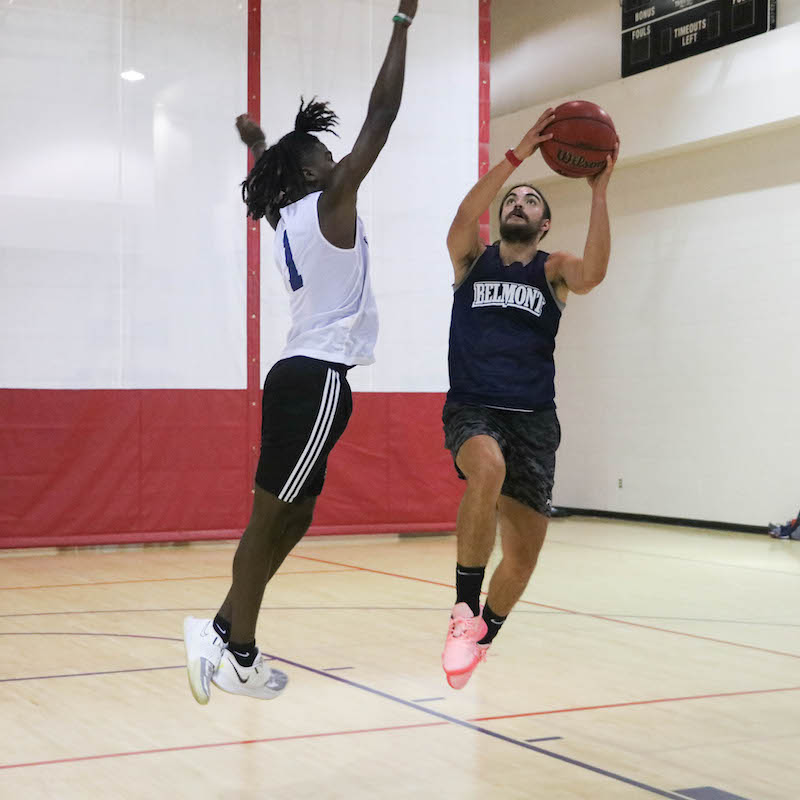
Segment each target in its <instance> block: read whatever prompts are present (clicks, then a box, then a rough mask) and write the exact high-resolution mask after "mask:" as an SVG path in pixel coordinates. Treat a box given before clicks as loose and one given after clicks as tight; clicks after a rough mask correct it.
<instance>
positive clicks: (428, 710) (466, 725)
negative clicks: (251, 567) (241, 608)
mask: <svg viewBox="0 0 800 800" xmlns="http://www.w3.org/2000/svg"><path fill="white" fill-rule="evenodd" d="M272 657H273V658H274V659H275V660H276V661H282V662H283V663H284V664H289V665H290V666H293V667H297V669H303V670H305V671H306V672H311V673H313V674H315V675H322V676H323V677H326V678H330V680H332V681H338V682H339V683H343V684H344V685H345V686H351V687H352V688H354V689H361V691H363V692H369V693H370V694H373V695H376V696H377V697H382V698H384V699H385V700H391V701H392V702H393V703H399V704H400V705H404V706H407V707H408V708H414V709H416V710H417V711H421V712H422V713H423V714H428V715H429V716H432V717H437V718H438V719H443V720H445V721H446V722H450V723H452V724H453V725H458V726H459V727H461V728H466V729H467V730H471V731H475V732H476V733H482V734H484V735H486V736H491V737H492V738H493V739H498V740H499V741H501V742H507V743H508V744H514V745H516V746H517V747H524V748H525V749H526V750H532V751H533V752H534V753H539V754H540V755H543V756H549V757H550V758H555V759H556V760H558V761H563V762H564V763H566V764H571V765H572V766H573V767H580V768H581V769H585V770H588V771H589V772H594V773H596V774H598V775H603V776H604V777H606V778H611V779H612V780H615V781H620V782H621V783H626V784H628V785H629V786H635V787H636V788H637V789H644V790H645V791H647V792H650V793H651V794H656V795H658V796H659V797H669V798H671V799H672V800H686V798H685V797H682V796H681V795H679V794H675V793H674V792H667V791H664V790H663V789H658V788H656V787H655V786H650V785H649V784H646V783H642V782H641V781H637V780H634V779H633V778H626V777H625V776H624V775H619V774H617V773H616V772H609V771H608V770H605V769H602V768H601V767H595V766H593V765H591V764H587V763H586V762H584V761H578V760H577V759H575V758H570V757H569V756H562V755H561V754H560V753H553V752H551V751H550V750H544V749H543V748H541V747H536V746H534V745H532V744H528V743H527V742H523V741H521V740H520V739H513V738H511V737H510V736H504V735H503V734H502V733H497V732H496V731H491V730H489V729H488V728H482V727H481V726H480V725H474V724H473V723H471V722H466V721H465V720H463V719H458V718H457V717H451V716H450V715H449V714H443V713H442V712H441V711H434V710H433V709H432V708H426V707H425V706H420V705H416V704H415V703H413V702H412V701H410V700H403V699H402V698H400V697H395V695H392V694H388V693H387V692H382V691H380V689H373V688H372V687H371V686H365V685H364V684H363V683H357V682H356V681H351V680H348V679H347V678H342V677H340V676H339V675H331V674H330V673H329V672H324V671H323V670H320V669H315V668H314V667H309V666H306V665H305V664H300V663H299V662H297V661H292V660H290V659H288V658H282V657H281V656H277V655H274V654H272Z"/></svg>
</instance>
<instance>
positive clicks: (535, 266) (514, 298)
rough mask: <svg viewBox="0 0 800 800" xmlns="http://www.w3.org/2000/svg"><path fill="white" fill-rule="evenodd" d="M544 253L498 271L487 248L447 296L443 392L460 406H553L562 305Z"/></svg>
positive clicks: (494, 251)
mask: <svg viewBox="0 0 800 800" xmlns="http://www.w3.org/2000/svg"><path fill="white" fill-rule="evenodd" d="M549 255H550V254H549V253H545V252H543V251H542V250H539V251H538V252H537V253H536V255H535V256H534V259H533V261H531V262H530V263H529V264H521V263H520V262H519V261H517V262H515V263H513V264H510V265H509V266H507V267H506V266H504V265H503V262H502V261H501V260H500V245H499V243H495V244H493V245H490V246H489V247H487V248H486V252H484V253H483V255H482V256H481V257H480V258H479V259H478V260H477V262H476V263H475V265H474V266H473V267H472V269H471V270H470V272H469V274H468V275H467V277H466V279H465V280H464V282H463V283H462V284H461V285H460V286H458V287H457V288H456V290H455V292H454V293H453V315H452V317H451V320H450V353H449V356H448V366H449V369H450V391H449V392H448V393H447V399H448V400H449V401H453V402H456V403H464V404H465V405H479V406H494V407H496V408H509V409H518V410H521V411H539V410H541V409H545V408H554V407H555V386H554V379H555V373H556V368H555V362H554V361H553V351H554V350H555V346H556V334H557V333H558V324H559V322H560V321H561V310H562V309H563V307H564V306H563V304H562V303H561V302H560V301H558V300H557V298H556V296H555V293H554V292H553V289H552V288H551V286H550V283H549V281H548V280H547V277H546V276H545V271H544V265H545V262H546V261H547V258H548V256H549Z"/></svg>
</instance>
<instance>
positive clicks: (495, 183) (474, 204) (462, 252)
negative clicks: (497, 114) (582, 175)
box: [447, 108, 554, 284]
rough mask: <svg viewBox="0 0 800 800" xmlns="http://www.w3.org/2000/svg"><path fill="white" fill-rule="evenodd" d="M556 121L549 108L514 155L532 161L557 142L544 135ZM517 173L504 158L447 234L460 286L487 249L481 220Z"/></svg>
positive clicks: (476, 189)
mask: <svg viewBox="0 0 800 800" xmlns="http://www.w3.org/2000/svg"><path fill="white" fill-rule="evenodd" d="M553 119H554V116H553V109H552V108H548V109H547V111H545V112H544V113H543V114H542V116H541V117H539V119H538V120H537V121H536V124H535V125H534V126H533V127H532V128H531V129H530V130H529V131H528V132H527V133H526V134H525V136H523V137H522V141H521V142H520V143H519V144H518V145H517V146H516V147H515V148H514V151H513V155H514V158H515V159H516V160H517V161H524V160H525V159H526V158H529V157H530V156H532V155H533V154H534V153H535V152H536V151H537V150H538V149H539V146H540V145H541V144H542V142H546V141H547V140H548V139H552V138H553V134H551V133H548V134H545V135H544V136H543V135H542V130H543V129H544V128H545V127H546V126H547V125H549V124H550V123H551V122H552V121H553ZM515 169H516V166H514V164H512V163H511V160H510V159H509V158H504V159H503V160H502V161H501V162H500V163H499V164H497V166H495V167H493V168H492V169H491V170H489V172H487V173H486V175H484V176H483V177H482V178H481V179H480V180H479V181H478V182H477V183H476V184H475V186H473V187H472V189H470V191H469V193H468V194H467V196H466V197H465V198H464V199H463V200H462V201H461V205H460V206H459V207H458V211H457V212H456V216H455V218H454V219H453V223H452V224H451V225H450V230H449V231H448V234H447V249H448V251H449V253H450V260H451V261H452V262H453V270H454V272H455V282H456V283H457V284H458V283H461V281H462V280H463V279H464V276H465V275H466V274H467V271H468V270H469V268H470V266H471V265H472V263H473V262H474V261H475V259H476V258H477V257H478V256H479V255H481V253H483V251H484V250H485V249H486V245H485V244H484V243H483V242H482V241H481V237H480V218H481V216H482V215H483V214H484V212H485V211H486V210H487V209H488V208H489V206H490V205H491V204H492V200H494V198H495V196H496V195H497V193H498V192H499V191H500V189H502V188H503V185H504V184H505V183H506V181H507V180H508V179H509V178H510V177H511V173H512V172H514V170H515Z"/></svg>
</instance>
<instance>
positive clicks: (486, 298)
mask: <svg viewBox="0 0 800 800" xmlns="http://www.w3.org/2000/svg"><path fill="white" fill-rule="evenodd" d="M545 302H546V301H545V299H544V295H543V294H542V293H541V292H540V291H539V289H537V288H536V287H535V286H528V285H526V284H524V283H507V282H505V281H476V282H475V284H474V299H473V301H472V307H473V308H483V307H485V306H500V307H501V308H508V307H509V306H511V308H518V309H520V310H521V311H527V312H528V313H529V314H534V315H535V316H537V317H541V316H542V309H543V308H544V304H545Z"/></svg>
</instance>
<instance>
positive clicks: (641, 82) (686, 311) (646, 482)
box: [492, 0, 800, 525]
mask: <svg viewBox="0 0 800 800" xmlns="http://www.w3.org/2000/svg"><path fill="white" fill-rule="evenodd" d="M528 8H529V12H526V13H528V16H527V17H526V21H525V22H524V23H523V22H522V21H521V20H520V14H519V6H518V4H515V3H510V2H507V0H495V3H494V6H493V25H494V35H495V41H494V45H495V47H494V51H493V73H492V79H493V108H495V103H496V104H497V107H499V108H500V109H502V111H505V112H507V113H505V114H502V115H500V116H498V114H497V113H496V112H495V113H493V125H492V158H493V162H496V161H497V160H499V159H500V158H502V153H503V152H504V150H505V149H506V148H507V147H508V146H513V145H514V144H516V142H517V141H518V138H519V136H520V135H521V134H522V133H523V132H524V130H526V129H527V127H529V126H530V125H531V124H532V123H533V122H534V121H535V119H536V117H537V116H538V114H539V113H540V111H541V109H542V108H543V107H546V106H548V105H556V104H557V103H559V102H562V101H563V100H565V99H571V98H574V97H580V98H583V99H587V100H592V101H594V102H597V103H599V104H600V105H602V106H603V107H605V108H606V109H607V110H608V111H609V112H610V113H611V115H612V117H613V118H614V120H615V122H616V124H617V127H618V129H619V132H620V135H621V139H622V155H621V158H620V163H619V165H618V167H617V171H616V173H615V176H614V179H613V180H612V184H611V187H610V190H609V198H610V208H611V216H612V234H613V252H612V258H611V265H610V268H609V273H608V277H607V279H606V281H605V282H604V283H603V284H602V285H601V286H600V287H599V288H598V289H596V290H595V291H594V292H593V293H591V294H590V295H588V296H586V297H575V296H573V297H572V298H571V299H570V301H569V304H568V307H567V311H566V314H565V316H564V318H563V322H562V328H561V332H560V334H559V339H558V346H557V351H556V366H557V393H558V395H557V401H558V403H559V413H560V416H561V420H562V423H563V430H564V438H563V442H562V446H561V449H560V451H559V460H558V469H557V475H556V488H555V495H554V502H555V503H556V504H557V505H563V506H571V507H578V508H591V509H601V510H610V511H618V512H628V513H637V514H650V515H661V516H672V517H683V518H690V519H704V520H720V521H727V522H733V523H738V524H752V525H763V524H766V522H768V521H769V520H783V519H786V518H787V517H789V516H793V514H794V513H795V512H796V511H797V506H798V504H800V459H798V457H797V443H798V442H800V414H798V412H797V408H798V398H800V357H798V343H800V335H799V334H798V319H799V317H798V311H797V303H796V298H797V297H798V295H800V256H798V250H797V245H796V240H797V234H796V225H797V223H796V218H797V209H798V208H800V151H798V148H797V141H798V136H800V99H799V98H798V94H797V91H796V87H797V85H798V81H800V0H779V3H778V25H779V27H778V29H777V30H775V31H772V32H770V33H767V34H764V35H762V36H758V37H754V38H752V39H749V40H747V41H744V42H741V43H739V44H736V45H730V46H728V47H725V48H722V49H719V50H715V51H712V52H710V53H706V54H703V55H700V56H696V57H694V58H691V59H687V60H685V61H681V62H679V63H676V64H673V65H670V66H668V67H664V68H661V69H658V70H653V71H650V72H647V73H644V74H642V75H638V76H634V77H631V78H627V79H625V80H620V79H619V78H618V76H619V60H620V56H619V14H620V10H619V4H618V2H617V0H595V1H594V2H581V3H580V4H578V3H576V2H572V1H571V0H570V2H563V3H560V4H558V6H554V4H549V3H544V2H531V3H530V4H529V6H528ZM512 19H513V20H514V21H513V25H512ZM512 27H513V28H514V29H515V30H516V33H513V32H512V30H511V29H512ZM592 31H595V32H602V35H600V34H599V33H598V35H597V36H592V37H590V38H591V42H592V46H588V45H587V46H584V45H582V44H581V42H584V43H587V42H588V41H589V35H590V34H591V32H592ZM514 36H516V42H517V44H518V47H516V48H515V49H514V51H513V53H512V38H513V37H514ZM498 39H499V41H498ZM498 51H499V55H498ZM558 53H561V54H562V55H561V57H560V58H557V57H556V54H558ZM526 70H527V72H526ZM522 74H527V75H528V76H529V80H527V81H520V80H519V75H522ZM586 76H592V77H591V78H587V77H586ZM514 97H518V98H519V100H518V101H514V99H513V98H514ZM517 178H519V179H521V180H526V179H530V180H532V181H534V182H536V183H537V184H538V185H541V186H542V189H543V190H544V192H545V193H546V195H547V197H548V199H549V200H550V203H551V205H552V207H553V214H554V227H553V231H552V232H551V233H550V234H549V236H548V238H547V239H546V240H545V246H546V247H547V248H548V249H568V250H573V251H575V252H581V251H582V248H583V243H584V241H585V234H586V228H587V223H588V210H589V197H590V193H589V189H588V187H587V186H586V184H585V182H583V181H573V180H567V179H564V178H559V177H558V176H555V175H554V174H553V173H550V172H549V170H547V168H546V167H545V166H544V165H543V164H542V163H541V162H538V163H536V164H531V165H530V167H526V168H523V169H521V170H519V171H518V173H517V174H516V175H515V176H514V179H515V180H516V179H517ZM620 479H622V488H619V480H620Z"/></svg>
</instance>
